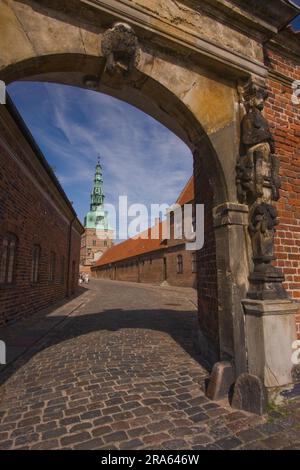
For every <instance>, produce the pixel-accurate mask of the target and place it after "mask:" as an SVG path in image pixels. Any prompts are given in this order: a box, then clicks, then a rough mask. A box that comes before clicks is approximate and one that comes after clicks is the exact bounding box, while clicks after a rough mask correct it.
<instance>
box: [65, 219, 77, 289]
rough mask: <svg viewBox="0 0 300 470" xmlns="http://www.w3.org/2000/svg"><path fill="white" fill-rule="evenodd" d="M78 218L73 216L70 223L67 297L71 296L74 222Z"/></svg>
mask: <svg viewBox="0 0 300 470" xmlns="http://www.w3.org/2000/svg"><path fill="white" fill-rule="evenodd" d="M75 220H76V217H73V219H72V220H71V223H70V228H69V247H68V271H67V292H66V297H70V296H71V280H70V272H71V250H72V228H73V224H74V222H75Z"/></svg>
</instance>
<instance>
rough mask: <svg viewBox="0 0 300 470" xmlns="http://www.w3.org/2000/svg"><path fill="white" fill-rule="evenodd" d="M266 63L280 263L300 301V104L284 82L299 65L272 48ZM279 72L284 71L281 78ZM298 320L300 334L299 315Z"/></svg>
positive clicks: (298, 76)
mask: <svg viewBox="0 0 300 470" xmlns="http://www.w3.org/2000/svg"><path fill="white" fill-rule="evenodd" d="M266 63H267V65H268V66H269V69H270V71H273V72H275V77H274V73H272V74H271V77H270V78H269V80H268V86H269V92H270V97H269V99H268V100H267V103H266V107H265V115H266V117H267V118H268V120H269V122H270V124H271V126H272V131H273V134H274V137H275V140H276V148H277V155H278V157H279V158H280V165H281V167H280V173H281V177H282V189H281V199H280V201H279V202H278V203H277V208H278V212H279V218H280V225H279V226H278V228H277V236H276V255H277V258H278V260H277V265H278V266H279V267H281V268H282V269H283V272H284V274H285V278H286V283H285V285H286V288H287V290H288V292H289V294H290V295H291V297H293V298H294V299H298V300H299V301H300V251H299V250H300V105H294V104H293V103H292V100H291V97H292V87H291V83H288V82H287V83H285V82H286V80H285V79H291V81H293V80H300V66H299V64H297V63H295V62H294V61H293V60H292V59H289V58H284V57H282V56H280V55H279V54H278V53H275V52H273V51H267V52H266ZM276 74H277V76H278V74H282V79H281V78H280V76H279V77H278V78H277V77H276ZM296 320H297V331H298V334H299V337H300V315H298V316H297V318H296Z"/></svg>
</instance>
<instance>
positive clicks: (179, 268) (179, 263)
mask: <svg viewBox="0 0 300 470" xmlns="http://www.w3.org/2000/svg"><path fill="white" fill-rule="evenodd" d="M182 273H183V259H182V255H178V256H177V274H182Z"/></svg>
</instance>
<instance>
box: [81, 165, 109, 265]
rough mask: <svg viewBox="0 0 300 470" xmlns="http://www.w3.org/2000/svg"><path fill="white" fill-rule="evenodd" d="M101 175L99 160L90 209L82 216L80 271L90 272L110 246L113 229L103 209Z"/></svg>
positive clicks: (103, 197)
mask: <svg viewBox="0 0 300 470" xmlns="http://www.w3.org/2000/svg"><path fill="white" fill-rule="evenodd" d="M104 200H105V195H104V193H103V177H102V167H101V164H100V160H98V163H97V165H96V170H95V177H94V186H93V189H92V193H91V205H90V210H89V212H88V213H87V214H86V216H85V218H84V229H85V230H84V233H83V234H82V236H81V249H80V272H81V273H83V272H86V273H90V270H91V266H92V265H93V264H94V263H95V262H96V261H98V260H99V259H100V258H101V256H102V255H103V253H104V252H105V251H106V250H107V249H108V248H110V247H111V246H112V238H113V233H114V232H113V229H112V228H111V227H110V226H109V223H108V214H107V211H105V210H104Z"/></svg>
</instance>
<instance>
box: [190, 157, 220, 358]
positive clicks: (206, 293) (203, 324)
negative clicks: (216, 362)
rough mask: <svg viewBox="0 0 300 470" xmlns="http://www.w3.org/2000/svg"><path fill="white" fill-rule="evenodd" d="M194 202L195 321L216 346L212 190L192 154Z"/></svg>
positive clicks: (215, 274)
mask: <svg viewBox="0 0 300 470" xmlns="http://www.w3.org/2000/svg"><path fill="white" fill-rule="evenodd" d="M194 177H195V191H196V203H197V204H204V224H205V225H204V227H205V235H204V247H203V248H202V249H201V250H199V251H197V265H198V273H197V285H198V289H197V290H198V310H199V323H200V328H201V331H202V333H203V334H204V335H205V336H206V337H207V338H208V340H209V341H210V342H211V343H212V344H213V345H214V348H215V349H216V350H218V348H219V323H218V284H217V264H216V240H215V232H214V227H213V214H212V209H213V190H212V188H211V186H210V184H209V181H208V178H207V175H206V173H205V170H204V169H203V166H202V163H201V159H200V157H199V156H198V155H197V154H195V156H194Z"/></svg>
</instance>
